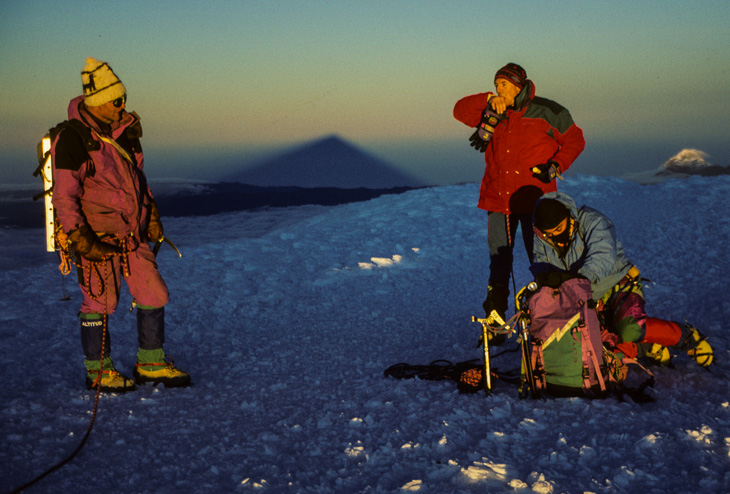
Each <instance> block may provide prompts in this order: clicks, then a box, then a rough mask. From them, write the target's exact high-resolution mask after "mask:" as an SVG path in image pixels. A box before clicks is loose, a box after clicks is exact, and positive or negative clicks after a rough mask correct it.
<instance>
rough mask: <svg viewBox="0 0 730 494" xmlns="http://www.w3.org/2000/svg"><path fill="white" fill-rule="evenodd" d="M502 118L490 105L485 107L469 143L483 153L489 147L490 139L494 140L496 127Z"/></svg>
mask: <svg viewBox="0 0 730 494" xmlns="http://www.w3.org/2000/svg"><path fill="white" fill-rule="evenodd" d="M500 120H501V117H500V116H499V115H497V114H496V113H494V112H493V111H492V110H490V109H489V107H487V108H485V109H484V113H483V114H482V119H481V120H480V121H479V125H477V130H476V132H474V133H473V134H472V135H471V137H469V142H470V144H469V145H470V146H471V147H473V148H474V149H476V150H477V151H479V152H480V153H483V152H484V151H485V150H486V149H487V146H488V145H489V141H491V140H492V134H493V133H494V128H495V127H496V126H497V124H498V123H499V121H500Z"/></svg>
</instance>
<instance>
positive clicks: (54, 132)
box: [48, 118, 101, 152]
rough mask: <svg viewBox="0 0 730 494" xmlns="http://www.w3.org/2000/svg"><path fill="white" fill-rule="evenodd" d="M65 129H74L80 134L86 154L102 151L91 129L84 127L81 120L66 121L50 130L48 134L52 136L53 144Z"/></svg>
mask: <svg viewBox="0 0 730 494" xmlns="http://www.w3.org/2000/svg"><path fill="white" fill-rule="evenodd" d="M64 129H73V130H74V131H75V132H76V134H78V136H79V138H80V139H81V142H82V144H83V145H84V149H85V150H86V152H90V151H98V150H99V149H101V143H99V142H98V141H96V140H95V139H94V138H93V137H92V135H91V129H90V128H89V127H87V126H86V125H84V123H83V122H82V121H81V120H76V119H75V118H72V119H71V120H64V121H63V122H61V123H60V124H58V125H56V126H55V127H53V128H52V129H50V130H49V131H48V134H49V135H50V136H51V142H53V141H55V140H56V137H57V136H58V134H60V133H61V131H62V130H64Z"/></svg>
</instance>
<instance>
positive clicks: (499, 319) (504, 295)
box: [482, 282, 509, 345]
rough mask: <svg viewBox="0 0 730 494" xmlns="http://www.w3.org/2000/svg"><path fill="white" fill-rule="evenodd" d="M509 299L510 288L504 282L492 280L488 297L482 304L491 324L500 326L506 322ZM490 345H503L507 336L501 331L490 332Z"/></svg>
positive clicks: (488, 289) (488, 288)
mask: <svg viewBox="0 0 730 494" xmlns="http://www.w3.org/2000/svg"><path fill="white" fill-rule="evenodd" d="M508 299H509V288H508V287H507V285H505V284H503V283H496V282H492V283H489V286H488V287H487V299H486V300H485V301H484V303H483V304H482V307H483V308H484V313H485V314H486V317H487V320H488V321H489V325H490V326H500V325H503V324H504V321H505V320H506V317H505V316H506V314H507V304H508V302H507V300H508ZM488 338H489V344H490V345H501V344H502V343H504V341H505V339H506V338H507V336H506V335H505V334H501V333H494V332H492V331H489V333H488Z"/></svg>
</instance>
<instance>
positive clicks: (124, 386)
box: [84, 357, 136, 393]
mask: <svg viewBox="0 0 730 494" xmlns="http://www.w3.org/2000/svg"><path fill="white" fill-rule="evenodd" d="M84 365H85V366H86V389H96V387H97V386H98V385H99V384H100V385H101V391H102V392H104V393H124V392H125V391H134V389H135V388H136V386H135V384H134V381H132V380H131V379H130V378H128V377H127V376H125V375H123V374H120V373H119V372H118V371H117V370H116V369H115V368H114V363H113V362H112V359H111V358H109V357H106V358H104V363H103V366H102V365H100V362H99V361H98V360H85V361H84ZM99 367H102V370H101V377H99Z"/></svg>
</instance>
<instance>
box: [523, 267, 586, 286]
mask: <svg viewBox="0 0 730 494" xmlns="http://www.w3.org/2000/svg"><path fill="white" fill-rule="evenodd" d="M573 278H584V279H585V277H584V276H581V275H579V274H573V273H569V272H567V271H550V272H549V273H539V274H537V275H536V276H535V281H536V282H537V284H538V285H540V286H541V287H542V286H549V287H550V288H560V285H562V284H563V283H564V282H566V281H568V280H572V279H573Z"/></svg>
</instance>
